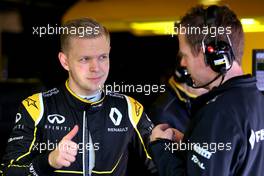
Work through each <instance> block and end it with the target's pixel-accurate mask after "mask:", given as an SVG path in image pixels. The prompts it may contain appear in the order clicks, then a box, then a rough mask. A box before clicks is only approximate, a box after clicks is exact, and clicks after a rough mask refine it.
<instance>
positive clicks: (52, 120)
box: [48, 114, 65, 124]
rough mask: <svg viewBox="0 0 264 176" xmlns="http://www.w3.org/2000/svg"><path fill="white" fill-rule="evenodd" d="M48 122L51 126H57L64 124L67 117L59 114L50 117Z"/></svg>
mask: <svg viewBox="0 0 264 176" xmlns="http://www.w3.org/2000/svg"><path fill="white" fill-rule="evenodd" d="M48 121H49V122H50V123H51V124H54V123H55V122H56V123H57V124H62V123H63V122H65V117H63V116H62V115H59V114H52V115H48Z"/></svg>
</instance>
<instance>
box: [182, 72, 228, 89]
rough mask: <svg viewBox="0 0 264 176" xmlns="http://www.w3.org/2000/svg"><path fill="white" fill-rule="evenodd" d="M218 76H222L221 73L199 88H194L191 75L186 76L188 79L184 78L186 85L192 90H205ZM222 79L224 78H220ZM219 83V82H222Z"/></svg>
mask: <svg viewBox="0 0 264 176" xmlns="http://www.w3.org/2000/svg"><path fill="white" fill-rule="evenodd" d="M220 76H223V75H222V74H221V73H219V74H218V75H217V76H216V77H215V78H214V79H212V80H211V81H209V82H208V83H206V84H203V85H201V86H196V85H195V84H194V82H193V80H192V78H191V75H190V74H188V77H186V84H187V85H188V86H190V87H192V88H194V89H199V88H205V87H206V86H208V85H209V84H211V83H212V82H214V81H215V80H217V79H218V78H219V77H220ZM223 79H224V76H223V78H222V81H223ZM222 81H221V82H222Z"/></svg>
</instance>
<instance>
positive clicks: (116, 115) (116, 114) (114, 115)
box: [109, 108, 122, 126]
mask: <svg viewBox="0 0 264 176" xmlns="http://www.w3.org/2000/svg"><path fill="white" fill-rule="evenodd" d="M109 117H110V119H111V120H112V122H113V124H114V125H115V126H119V125H120V123H121V120H122V114H121V112H120V111H119V110H118V109H117V108H111V110H110V113H109Z"/></svg>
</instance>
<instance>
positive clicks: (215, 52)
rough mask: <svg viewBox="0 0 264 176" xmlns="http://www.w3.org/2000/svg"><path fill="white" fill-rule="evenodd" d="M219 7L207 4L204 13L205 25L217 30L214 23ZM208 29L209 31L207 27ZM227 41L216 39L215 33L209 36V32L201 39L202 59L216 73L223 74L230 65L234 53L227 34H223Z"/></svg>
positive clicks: (216, 25)
mask: <svg viewBox="0 0 264 176" xmlns="http://www.w3.org/2000/svg"><path fill="white" fill-rule="evenodd" d="M218 10H219V7H218V6H216V5H213V6H209V7H208V8H207V9H206V10H205V13H204V24H205V26H208V28H210V27H216V28H217V29H216V32H218V27H219V25H218V24H217V23H216V20H217V17H218V16H217V15H218ZM208 31H210V30H209V29H208ZM225 35H226V37H227V40H228V43H227V42H225V41H221V40H217V36H218V35H217V34H216V36H215V37H211V36H210V34H207V35H205V36H204V38H203V40H202V49H203V53H204V60H205V63H206V64H207V65H209V66H210V67H211V68H212V70H214V71H215V72H217V73H220V74H225V73H226V72H227V71H228V70H229V69H230V68H231V67H232V64H233V61H234V53H233V49H232V43H231V40H230V38H229V36H228V35H227V34H225Z"/></svg>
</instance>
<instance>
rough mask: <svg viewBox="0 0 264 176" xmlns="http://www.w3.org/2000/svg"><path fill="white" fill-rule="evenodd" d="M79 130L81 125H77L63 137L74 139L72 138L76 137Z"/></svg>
mask: <svg viewBox="0 0 264 176" xmlns="http://www.w3.org/2000/svg"><path fill="white" fill-rule="evenodd" d="M78 131H79V126H78V125H75V126H74V128H73V129H72V130H71V131H70V132H69V133H68V134H67V135H66V136H64V138H63V139H67V140H72V138H74V136H76V134H77V133H78Z"/></svg>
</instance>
